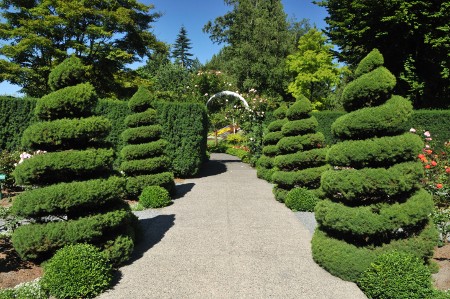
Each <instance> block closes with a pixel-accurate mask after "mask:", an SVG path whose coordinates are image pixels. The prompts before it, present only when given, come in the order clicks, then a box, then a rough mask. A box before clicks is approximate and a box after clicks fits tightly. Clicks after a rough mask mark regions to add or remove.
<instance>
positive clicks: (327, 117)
mask: <svg viewBox="0 0 450 299" xmlns="http://www.w3.org/2000/svg"><path fill="white" fill-rule="evenodd" d="M344 114H345V112H336V111H315V112H311V115H312V116H314V117H315V118H316V119H317V123H318V126H317V132H320V133H322V134H323V135H324V138H325V140H324V144H325V145H328V146H331V145H332V144H335V143H336V142H337V140H338V139H337V138H336V137H335V136H334V135H333V134H332V133H331V125H332V124H333V123H334V121H335V120H336V119H338V118H339V117H341V116H342V115H344Z"/></svg>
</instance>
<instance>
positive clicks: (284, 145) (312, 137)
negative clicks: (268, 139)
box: [277, 132, 325, 154]
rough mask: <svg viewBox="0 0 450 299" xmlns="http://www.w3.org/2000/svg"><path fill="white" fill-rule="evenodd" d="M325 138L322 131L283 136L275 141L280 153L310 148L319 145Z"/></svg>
mask: <svg viewBox="0 0 450 299" xmlns="http://www.w3.org/2000/svg"><path fill="white" fill-rule="evenodd" d="M324 140H325V138H324V136H323V134H322V133H320V132H319V133H313V134H305V135H301V136H288V137H284V138H283V139H281V140H280V141H279V142H278V143H277V147H278V150H279V151H280V153H281V154H288V153H294V152H296V151H300V150H310V149H314V148H318V147H320V146H321V145H322V144H323V142H324Z"/></svg>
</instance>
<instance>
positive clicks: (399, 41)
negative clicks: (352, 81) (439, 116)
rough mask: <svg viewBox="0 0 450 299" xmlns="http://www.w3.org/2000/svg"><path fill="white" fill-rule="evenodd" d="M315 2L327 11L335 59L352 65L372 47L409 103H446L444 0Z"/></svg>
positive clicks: (447, 18)
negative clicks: (410, 101)
mask: <svg viewBox="0 0 450 299" xmlns="http://www.w3.org/2000/svg"><path fill="white" fill-rule="evenodd" d="M316 2H317V3H318V4H319V5H320V6H323V7H325V8H326V9H327V11H328V15H329V16H328V17H326V19H325V20H326V22H327V24H328V27H327V29H326V33H327V35H328V37H329V38H330V40H331V42H332V43H333V44H335V45H337V46H338V47H339V51H337V52H336V53H335V54H336V56H337V57H338V58H339V60H340V61H342V62H345V63H347V64H349V65H350V66H352V67H353V68H355V67H356V66H357V63H358V62H359V61H360V60H361V59H362V58H363V57H364V56H365V55H367V54H368V53H369V52H370V51H371V49H373V48H378V49H379V50H380V52H381V53H382V54H383V56H384V59H385V65H386V67H387V68H388V69H389V70H390V71H391V72H392V73H393V74H394V76H395V77H397V78H399V79H400V80H399V81H398V84H397V86H396V90H395V92H396V93H397V94H399V95H402V96H407V97H410V98H411V100H412V101H413V104H414V107H415V108H423V107H449V106H450V72H449V69H450V59H449V55H450V46H449V44H450V43H449V41H450V38H449V34H448V32H449V29H450V27H449V26H450V25H449V24H450V3H449V1H448V0H436V1H427V0H413V1H385V0H383V1H359V0H323V1H316Z"/></svg>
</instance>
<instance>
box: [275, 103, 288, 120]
mask: <svg viewBox="0 0 450 299" xmlns="http://www.w3.org/2000/svg"><path fill="white" fill-rule="evenodd" d="M286 112H287V106H285V105H283V106H280V107H278V108H277V109H275V111H273V117H275V118H276V119H284V118H286Z"/></svg>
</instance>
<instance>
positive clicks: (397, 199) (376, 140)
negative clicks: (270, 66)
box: [312, 50, 437, 281]
mask: <svg viewBox="0 0 450 299" xmlns="http://www.w3.org/2000/svg"><path fill="white" fill-rule="evenodd" d="M383 62H384V61H383V56H382V55H381V54H380V52H378V51H377V50H373V51H372V52H371V53H370V54H369V55H368V56H367V57H366V58H364V59H363V60H362V61H361V63H360V64H359V66H358V68H357V69H356V71H355V76H356V79H355V80H354V81H352V82H351V83H349V84H348V86H347V87H346V88H345V90H344V92H343V99H344V107H345V109H346V110H347V111H349V113H348V114H346V115H344V116H342V117H340V118H338V119H337V120H336V121H335V122H334V123H333V125H332V132H333V134H334V135H335V136H336V137H337V138H339V140H340V142H338V143H337V144H335V145H333V146H332V147H331V148H330V151H329V153H328V162H329V163H330V164H331V165H332V166H333V168H334V169H333V170H330V171H327V172H325V173H324V174H323V175H322V180H321V187H322V189H323V191H324V192H325V194H326V198H327V199H325V200H322V201H321V202H319V203H318V205H317V206H316V209H315V213H316V219H317V222H318V225H319V227H318V229H316V231H315V233H314V236H313V240H312V252H313V257H314V259H315V261H316V262H317V263H318V264H319V265H321V266H322V267H323V268H325V269H326V270H328V271H329V272H330V273H332V274H333V275H336V276H339V277H341V278H343V279H345V280H351V281H356V280H357V279H358V278H359V277H360V276H361V273H363V271H365V270H366V268H367V267H369V265H370V264H371V263H372V262H373V261H374V260H375V259H376V258H377V257H378V256H379V255H380V254H383V253H385V252H390V251H393V250H398V251H404V252H408V253H411V254H413V255H415V256H417V257H418V258H420V259H423V260H424V261H425V262H427V261H428V259H429V258H430V257H431V256H432V254H433V247H434V246H435V245H436V242H437V234H436V230H435V229H434V227H433V225H431V224H430V223H429V219H428V215H429V214H430V213H431V211H432V210H433V201H432V198H431V196H430V195H429V194H428V193H427V192H425V191H424V190H422V189H420V185H419V183H420V178H421V176H422V175H423V169H422V165H421V163H420V162H416V161H417V155H418V153H419V152H420V151H421V149H422V146H423V143H422V140H421V138H420V137H419V136H417V135H414V134H411V133H409V132H405V130H404V123H405V122H407V121H408V118H409V115H410V114H411V112H412V105H411V103H410V102H409V101H408V100H406V99H404V98H402V97H400V96H395V95H393V96H391V92H392V90H393V89H394V87H395V84H396V80H395V77H394V76H393V75H392V74H391V73H390V72H389V71H388V70H387V69H386V68H385V67H383Z"/></svg>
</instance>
